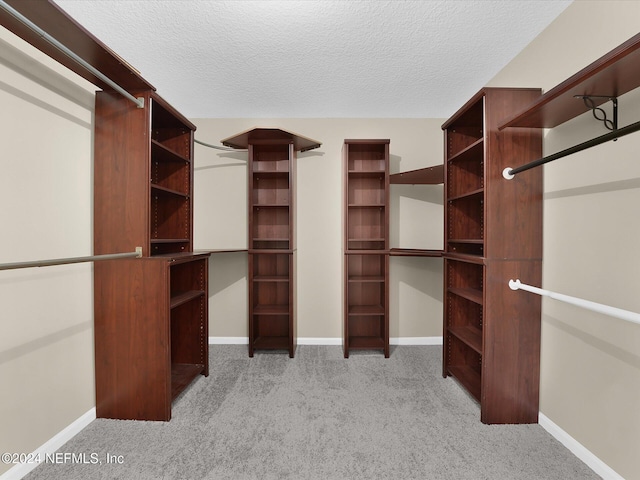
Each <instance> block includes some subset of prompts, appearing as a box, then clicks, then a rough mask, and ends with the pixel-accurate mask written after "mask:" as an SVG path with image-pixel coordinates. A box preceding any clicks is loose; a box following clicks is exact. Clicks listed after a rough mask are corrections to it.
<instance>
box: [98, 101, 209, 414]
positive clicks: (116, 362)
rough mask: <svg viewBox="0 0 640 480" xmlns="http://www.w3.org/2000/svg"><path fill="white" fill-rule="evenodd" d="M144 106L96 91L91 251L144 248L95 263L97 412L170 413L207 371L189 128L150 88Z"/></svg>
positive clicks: (204, 259)
mask: <svg viewBox="0 0 640 480" xmlns="http://www.w3.org/2000/svg"><path fill="white" fill-rule="evenodd" d="M136 95H137V96H138V98H143V99H144V105H145V106H144V108H138V107H137V106H136V105H135V104H133V103H132V102H131V101H129V100H127V99H125V98H123V97H122V96H120V95H119V94H117V93H115V92H113V91H101V92H97V93H96V109H95V118H96V134H95V155H94V252H95V254H97V255H99V254H106V253H112V252H121V251H130V250H131V249H132V246H140V247H142V257H143V258H140V259H126V260H110V261H105V262H99V263H96V264H95V266H94V291H95V293H94V298H95V306H94V309H95V356H96V413H97V416H98V417H106V418H119V419H134V420H165V421H166V420H169V419H170V418H171V402H172V400H173V399H174V398H175V397H176V396H177V395H178V394H179V393H180V392H181V391H182V390H183V389H184V388H185V387H186V386H188V385H189V384H190V383H191V381H192V380H193V379H195V378H196V377H197V376H198V375H205V376H207V375H208V374H209V359H208V341H209V338H208V337H209V335H208V322H209V319H208V256H209V253H194V252H193V220H192V219H193V191H192V186H193V132H194V130H195V126H194V125H193V124H192V123H191V122H189V121H188V120H187V119H186V118H184V117H183V116H182V115H181V114H180V113H178V112H177V111H176V110H174V109H173V108H172V107H171V106H170V105H169V104H168V103H166V102H165V101H164V100H163V99H162V98H161V97H160V96H159V95H158V94H157V93H155V92H154V91H152V90H150V91H144V92H137V93H136Z"/></svg>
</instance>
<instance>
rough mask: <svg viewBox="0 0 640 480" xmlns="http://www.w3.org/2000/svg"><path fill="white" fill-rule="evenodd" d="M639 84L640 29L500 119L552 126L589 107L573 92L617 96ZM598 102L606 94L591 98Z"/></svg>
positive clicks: (519, 124) (512, 124) (513, 123)
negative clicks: (515, 111)
mask: <svg viewBox="0 0 640 480" xmlns="http://www.w3.org/2000/svg"><path fill="white" fill-rule="evenodd" d="M638 87H640V33H639V34H637V35H635V36H633V37H632V38H630V39H629V40H627V41H626V42H624V43H623V44H622V45H620V46H619V47H617V48H615V49H613V50H611V51H610V52H609V53H607V54H606V55H604V56H602V57H600V58H599V59H598V60H596V61H595V62H593V63H591V64H590V65H588V66H587V67H585V68H583V69H582V70H580V71H579V72H578V73H576V74H575V75H573V76H571V77H569V78H568V79H567V80H565V81H564V82H562V83H560V84H559V85H557V86H556V87H554V88H552V89H551V90H549V91H548V92H546V93H545V94H544V95H542V96H541V97H539V98H538V99H537V100H536V101H534V102H533V103H532V104H531V105H529V106H528V107H527V108H525V109H524V110H522V111H521V112H519V113H517V114H515V115H513V116H512V117H509V118H507V119H505V120H503V121H502V122H501V123H500V124H499V125H498V128H499V129H501V130H502V129H503V128H507V127H532V128H553V127H556V126H558V125H560V124H562V123H564V122H566V121H568V120H571V119H572V118H575V117H577V116H579V115H581V114H583V113H585V112H587V111H589V110H590V109H589V108H587V107H586V106H585V105H584V102H583V101H582V99H580V98H574V95H605V96H610V97H618V96H620V95H623V94H624V93H627V92H629V91H631V90H634V89H636V88H638ZM593 100H594V103H595V104H596V105H601V104H602V103H604V102H606V101H607V98H594V99H593Z"/></svg>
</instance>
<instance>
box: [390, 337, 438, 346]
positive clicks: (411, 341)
mask: <svg viewBox="0 0 640 480" xmlns="http://www.w3.org/2000/svg"><path fill="white" fill-rule="evenodd" d="M389 343H390V344H391V345H442V337H395V338H390V339H389Z"/></svg>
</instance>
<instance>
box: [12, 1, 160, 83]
mask: <svg viewBox="0 0 640 480" xmlns="http://www.w3.org/2000/svg"><path fill="white" fill-rule="evenodd" d="M6 3H7V4H8V5H9V6H11V7H12V8H13V9H14V10H16V11H17V12H19V13H20V14H21V15H23V16H24V17H26V18H27V19H28V20H29V21H31V22H32V23H34V24H35V25H36V26H38V27H39V28H40V29H42V30H43V31H45V32H46V33H47V34H49V35H51V36H52V37H53V38H55V39H56V40H57V41H58V42H60V43H61V44H63V45H65V46H66V47H67V48H69V49H70V50H72V51H73V53H75V54H76V55H78V56H79V57H80V58H82V59H83V60H85V61H86V62H87V63H88V64H89V65H91V66H92V67H94V68H95V69H97V70H98V71H99V72H100V73H102V74H104V75H106V76H107V77H109V78H110V79H111V80H113V81H114V82H115V83H117V84H118V85H120V86H121V87H122V88H124V89H125V90H127V91H136V90H154V91H155V87H154V86H153V85H151V84H150V83H149V82H147V81H146V80H145V79H144V78H142V76H141V75H140V74H139V73H138V71H137V70H135V69H134V68H133V67H132V66H131V65H129V64H128V63H127V62H125V61H124V60H123V59H122V58H120V57H119V56H118V55H117V54H116V53H115V52H113V51H112V50H111V49H109V48H108V47H107V46H106V45H105V44H103V43H102V42H101V41H100V40H98V39H97V38H96V37H94V36H93V35H92V34H91V33H90V32H88V31H87V30H86V29H85V28H84V27H82V25H80V24H79V23H77V22H76V21H75V20H74V19H73V18H71V17H70V16H69V15H68V14H67V13H66V12H65V11H64V10H62V9H61V8H60V7H59V6H57V5H56V4H55V3H54V2H53V1H51V0H44V1H39V2H34V1H31V2H25V1H24V0H6ZM0 25H2V26H3V27H5V28H6V29H8V30H10V31H12V32H13V33H15V34H16V35H17V36H19V37H20V38H22V39H23V40H25V41H26V42H28V43H30V44H31V45H33V46H34V47H35V48H37V49H38V50H40V51H42V52H43V53H45V54H46V55H49V56H50V57H51V58H53V59H54V60H56V61H57V62H58V63H60V64H62V65H64V66H65V67H67V68H68V69H70V70H71V71H73V72H75V73H77V74H78V75H80V76H81V77H83V78H84V79H86V80H88V81H89V82H91V83H93V84H94V85H96V86H98V87H100V88H101V89H103V90H111V87H110V86H109V85H107V84H106V83H105V82H103V81H102V80H100V79H99V78H98V77H96V76H95V75H94V74H93V73H91V72H90V71H89V70H87V69H86V68H85V67H83V66H81V65H80V64H78V63H76V62H75V61H74V60H72V59H71V58H69V57H68V56H67V55H66V54H64V53H62V52H61V51H60V50H58V49H57V48H56V47H54V46H53V45H51V44H50V43H49V42H48V41H46V40H45V39H44V38H43V37H42V36H40V35H39V34H37V33H36V32H34V31H32V30H31V29H30V28H28V27H27V26H25V25H24V24H23V23H22V22H20V21H19V20H16V19H15V18H14V17H13V16H12V15H10V14H9V13H7V12H6V11H4V10H0Z"/></svg>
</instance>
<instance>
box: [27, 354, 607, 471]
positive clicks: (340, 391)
mask: <svg viewBox="0 0 640 480" xmlns="http://www.w3.org/2000/svg"><path fill="white" fill-rule="evenodd" d="M441 352H442V349H441V347H438V346H426V347H425V346H420V347H418V346H397V347H392V351H391V357H390V358H389V359H385V358H384V357H383V356H382V355H381V354H380V353H377V352H375V353H374V352H361V353H355V354H352V355H351V357H350V358H349V359H344V358H342V350H341V347H338V346H307V345H303V346H299V347H298V350H297V351H296V358H294V359H290V358H289V357H288V355H286V354H284V353H280V352H277V353H257V354H256V355H255V357H254V358H249V357H248V355H247V348H246V346H236V345H231V346H226V345H225V346H218V345H216V346H212V347H211V351H210V362H211V374H210V376H209V377H208V378H205V377H200V378H199V379H198V380H197V381H196V382H194V383H193V384H192V385H191V386H190V387H189V388H188V389H187V390H186V391H185V392H184V393H183V394H182V395H181V396H180V397H179V398H177V399H176V401H175V402H174V404H173V412H172V414H173V418H172V420H171V422H168V423H164V422H134V421H122V420H105V419H98V420H96V421H94V422H92V423H91V424H90V425H89V426H88V427H87V428H85V429H84V430H83V431H82V432H80V433H79V434H78V435H77V436H75V437H74V438H73V439H72V440H71V441H69V442H68V443H67V444H66V445H64V447H63V448H62V449H61V450H60V452H67V453H73V454H80V453H84V454H86V456H87V458H89V459H91V458H96V459H98V460H99V461H101V462H102V463H101V464H91V463H88V464H82V463H80V464H78V463H49V464H42V465H40V466H39V467H38V468H36V469H35V470H34V471H33V472H31V473H30V474H29V475H28V476H26V477H25V478H26V479H28V480H41V479H47V480H52V479H64V480H80V479H82V480H91V479H131V480H159V479H185V480H186V479H193V480H204V479H212V480H213V479H216V480H218V479H238V480H245V479H256V480H257V479H260V480H270V479H273V480H281V479H321V480H333V479H354V480H373V479H398V480H409V479H420V480H425V479H427V480H429V479H433V480H441V479H442V480H444V479H450V480H484V479H486V480H551V479H557V480H573V479H576V480H588V479H598V478H600V477H599V476H598V475H596V474H595V473H593V471H591V470H590V469H589V468H588V467H587V466H586V465H584V464H583V463H582V462H581V461H580V460H578V459H577V458H576V457H574V456H573V455H572V454H571V453H570V452H569V451H568V450H567V449H566V448H565V447H564V446H562V445H561V444H560V443H559V442H557V441H556V440H555V439H554V438H553V437H551V436H550V435H549V434H548V433H547V432H546V431H545V430H544V429H543V428H542V427H540V426H539V425H509V426H497V425H483V424H482V423H480V412H479V407H478V405H477V404H476V403H475V402H474V401H473V400H471V399H470V398H469V397H468V396H467V394H466V393H465V392H464V391H463V390H462V389H461V388H460V387H459V386H458V385H457V384H456V382H455V381H454V380H452V379H450V378H449V379H443V378H442V375H441V364H442V362H441ZM92 454H93V455H94V456H93V457H91V455H92ZM107 454H109V455H112V456H114V457H110V458H117V459H119V460H120V461H121V463H111V464H107V463H106V458H107Z"/></svg>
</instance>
